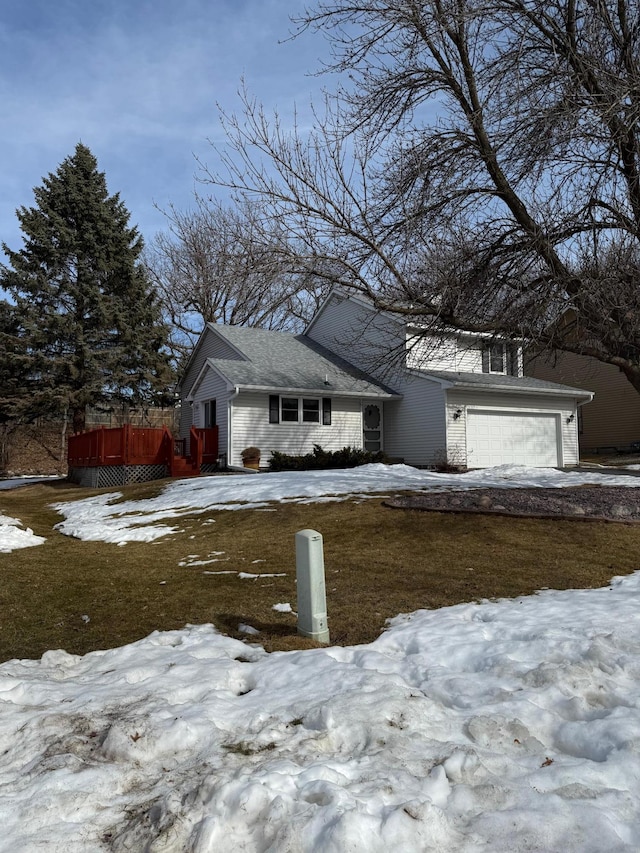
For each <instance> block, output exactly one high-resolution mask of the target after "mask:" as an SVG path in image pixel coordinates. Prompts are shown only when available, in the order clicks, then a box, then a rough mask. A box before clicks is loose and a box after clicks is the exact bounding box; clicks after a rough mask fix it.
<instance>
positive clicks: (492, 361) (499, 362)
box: [489, 344, 505, 373]
mask: <svg viewBox="0 0 640 853" xmlns="http://www.w3.org/2000/svg"><path fill="white" fill-rule="evenodd" d="M504 357H505V346H504V344H492V345H491V349H490V350H489V369H490V372H491V373H505V364H504Z"/></svg>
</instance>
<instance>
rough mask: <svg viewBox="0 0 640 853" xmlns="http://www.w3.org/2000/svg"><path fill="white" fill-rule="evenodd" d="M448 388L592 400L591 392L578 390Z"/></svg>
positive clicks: (460, 385)
mask: <svg viewBox="0 0 640 853" xmlns="http://www.w3.org/2000/svg"><path fill="white" fill-rule="evenodd" d="M449 387H451V388H454V389H455V390H456V391H498V392H500V393H503V394H504V393H507V394H509V393H516V394H537V395H540V394H544V395H550V396H553V397H573V398H574V399H576V400H585V401H587V402H588V401H589V400H592V399H593V391H584V390H582V389H580V388H532V387H531V386H530V385H508V386H507V385H474V384H469V383H466V382H452V383H450V385H449Z"/></svg>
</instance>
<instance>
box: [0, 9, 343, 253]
mask: <svg viewBox="0 0 640 853" xmlns="http://www.w3.org/2000/svg"><path fill="white" fill-rule="evenodd" d="M302 5H303V3H302V2H298V0H1V2H0V101H1V103H2V117H3V121H2V124H3V133H2V134H0V242H5V243H7V244H8V245H9V246H10V247H11V248H12V249H18V248H20V246H21V245H22V243H21V238H20V233H21V232H20V229H19V225H18V221H17V219H16V216H15V211H16V208H18V207H19V206H21V205H25V206H27V207H28V206H31V205H33V203H34V200H33V187H35V186H38V185H39V184H40V183H41V181H42V177H43V176H44V175H47V174H48V173H50V172H54V171H55V170H56V169H57V167H58V165H59V164H60V163H61V162H62V160H64V158H65V157H67V156H69V155H70V154H72V153H73V150H74V148H75V145H76V143H77V142H79V141H82V142H83V143H84V144H85V145H88V146H89V148H90V149H91V150H92V152H93V153H94V155H95V156H96V157H97V159H98V165H99V168H100V169H101V170H102V171H104V172H105V173H106V177H107V183H108V186H109V191H110V192H111V193H115V192H119V193H120V195H121V197H122V199H123V201H124V202H125V204H126V206H127V208H128V209H129V211H130V212H131V222H132V224H137V225H138V226H139V228H140V230H141V232H142V234H143V236H144V237H145V240H146V241H147V242H149V241H150V240H151V238H152V237H153V235H154V234H155V233H156V232H157V231H159V230H161V229H163V228H164V227H165V220H164V217H163V216H162V214H161V213H159V212H158V211H157V210H156V209H155V207H154V204H157V205H158V206H160V207H161V208H166V207H167V206H168V205H169V204H170V203H173V204H174V205H175V206H176V207H177V208H179V209H186V208H187V207H189V206H190V204H191V202H192V198H193V190H194V175H195V174H196V172H197V164H196V162H195V159H194V155H196V156H197V157H199V158H200V159H202V160H203V161H205V162H206V163H207V164H208V165H209V166H210V167H211V168H213V169H215V167H216V155H215V152H214V151H213V149H212V148H211V146H210V145H209V143H208V142H207V139H212V140H217V141H220V140H221V138H222V133H221V128H220V124H219V120H218V111H217V107H216V104H217V103H219V104H221V105H222V107H223V108H224V109H225V110H226V111H234V110H237V109H238V108H239V102H238V98H237V90H238V87H239V84H240V80H241V78H242V77H244V78H245V81H246V84H247V87H248V89H249V91H250V92H251V93H253V94H255V95H256V96H257V97H258V99H259V100H260V101H262V102H263V103H264V104H265V106H266V107H267V108H268V109H275V108H277V109H278V111H279V113H280V114H281V116H283V117H284V118H285V121H286V118H287V116H290V115H291V114H292V111H293V107H294V105H297V107H298V108H299V109H300V110H302V114H303V115H304V113H305V111H306V110H307V108H308V105H309V100H310V95H311V93H312V92H314V91H315V92H318V91H319V89H320V86H321V84H322V83H323V82H324V83H329V81H328V80H325V81H318V80H317V79H316V78H313V77H310V76H309V72H312V71H314V70H316V69H317V68H318V67H319V64H320V58H321V56H323V55H325V54H326V44H325V43H324V42H323V40H322V39H321V37H319V36H315V37H314V36H311V35H305V36H303V37H300V38H299V39H296V40H295V41H293V42H291V41H285V42H284V43H281V42H282V40H283V39H286V38H287V35H288V33H289V32H290V30H291V23H290V20H289V16H290V15H291V14H295V13H296V12H299V11H300V10H301V8H302ZM0 257H1V256H0Z"/></svg>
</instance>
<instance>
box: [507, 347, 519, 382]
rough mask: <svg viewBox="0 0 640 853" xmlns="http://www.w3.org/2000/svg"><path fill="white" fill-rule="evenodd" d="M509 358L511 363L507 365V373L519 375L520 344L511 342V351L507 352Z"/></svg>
mask: <svg viewBox="0 0 640 853" xmlns="http://www.w3.org/2000/svg"><path fill="white" fill-rule="evenodd" d="M507 358H508V359H509V363H508V365H507V373H508V374H509V376H517V375H518V345H517V344H510V345H509V352H508V353H507Z"/></svg>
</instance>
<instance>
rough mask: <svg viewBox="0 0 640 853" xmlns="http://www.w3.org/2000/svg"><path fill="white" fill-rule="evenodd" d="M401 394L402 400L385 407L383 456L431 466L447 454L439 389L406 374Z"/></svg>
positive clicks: (420, 378)
mask: <svg viewBox="0 0 640 853" xmlns="http://www.w3.org/2000/svg"><path fill="white" fill-rule="evenodd" d="M401 391H402V394H403V397H402V399H401V400H399V401H397V402H391V403H385V407H384V415H385V432H384V435H385V440H384V450H385V453H387V455H388V456H391V457H394V458H399V459H403V460H404V462H406V464H407V465H417V466H428V465H433V464H434V463H435V462H436V461H437V460H438V458H439V457H440V456H441V455H444V453H445V450H446V429H445V405H444V394H443V392H442V388H441V387H440V385H439V384H438V383H436V382H432V381H430V380H429V379H425V378H422V377H419V376H411V375H409V374H408V375H407V376H406V377H405V378H404V381H403V383H402V387H401Z"/></svg>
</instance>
